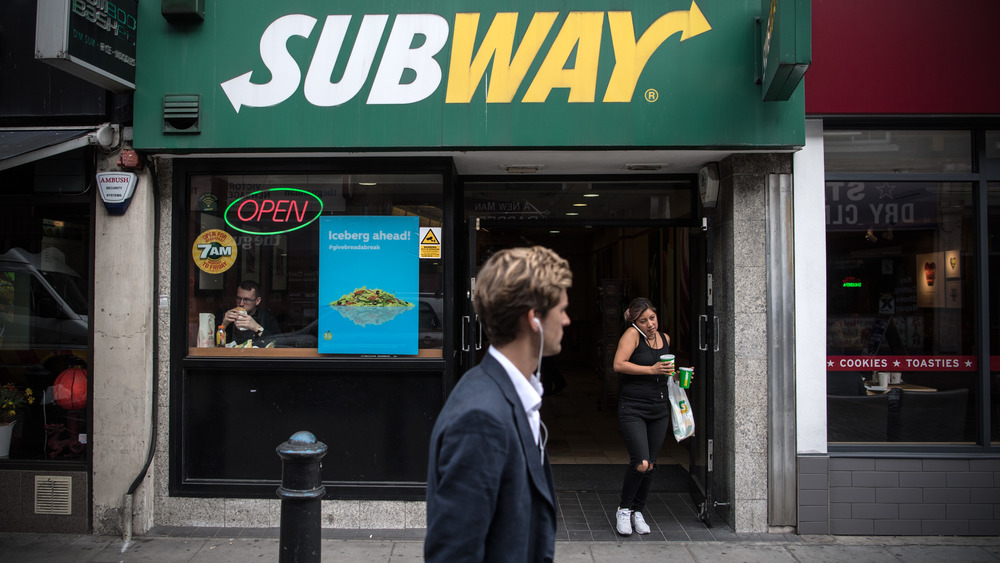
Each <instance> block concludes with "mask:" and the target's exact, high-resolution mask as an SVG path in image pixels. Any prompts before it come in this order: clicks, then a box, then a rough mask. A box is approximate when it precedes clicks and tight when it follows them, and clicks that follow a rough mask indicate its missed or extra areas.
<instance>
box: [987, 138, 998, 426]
mask: <svg viewBox="0 0 1000 563" xmlns="http://www.w3.org/2000/svg"><path fill="white" fill-rule="evenodd" d="M994 140H995V141H998V142H1000V135H997V137H995V138H994ZM986 193H987V196H986V199H987V205H988V207H987V214H988V220H987V223H988V224H989V237H988V238H987V240H988V248H989V256H990V258H989V269H990V277H989V279H991V280H998V279H1000V238H998V237H1000V183H996V182H994V183H990V184H989V189H988V190H987V192H986ZM989 300H990V311H989V323H990V324H989V328H990V393H991V395H990V411H991V412H992V417H991V421H992V425H991V426H992V428H991V434H992V440H993V441H994V442H997V441H1000V284H997V283H996V282H995V281H994V282H993V283H991V284H989Z"/></svg>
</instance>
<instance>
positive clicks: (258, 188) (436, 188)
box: [188, 173, 444, 357]
mask: <svg viewBox="0 0 1000 563" xmlns="http://www.w3.org/2000/svg"><path fill="white" fill-rule="evenodd" d="M189 182H190V184H189V185H190V202H191V207H190V214H191V215H190V217H191V220H190V223H189V224H190V229H189V240H190V243H191V253H192V254H191V256H192V260H191V261H190V262H189V272H190V283H189V294H188V302H189V313H188V342H189V352H190V354H191V355H199V356H214V355H223V356H231V357H255V356H261V357H274V356H284V357H310V356H311V357H316V356H318V355H319V352H320V351H319V348H320V346H319V339H320V338H324V337H327V338H328V337H329V336H328V335H326V334H324V335H322V336H321V335H320V334H319V326H320V324H321V323H320V318H321V313H326V312H327V311H325V308H326V307H327V306H332V305H331V304H323V303H320V293H321V291H320V287H321V283H322V280H321V279H320V262H321V259H320V255H321V253H322V252H324V251H325V250H326V249H327V247H328V246H327V244H326V243H327V242H329V241H321V240H320V224H321V223H323V222H324V218H329V217H411V218H415V221H416V222H418V223H419V226H420V228H421V229H422V230H423V229H428V230H429V232H431V233H432V235H431V238H432V239H440V236H441V234H440V233H441V230H440V229H441V226H442V221H443V214H442V201H443V199H442V197H443V196H442V177H441V176H440V175H437V174H414V175H399V174H396V175H393V174H377V175H353V174H308V175H306V174H291V173H278V174H259V175H237V174H229V175H226V174H221V175H220V174H204V175H193V176H191V178H190V180H189ZM347 242H348V243H350V241H347ZM417 242H418V241H413V247H414V249H416V248H417ZM438 242H439V246H437V248H436V249H434V248H430V249H429V250H430V252H422V256H421V257H420V259H419V262H418V266H417V267H416V270H415V271H414V274H413V276H414V277H415V278H416V280H415V283H414V287H418V288H419V289H418V293H419V299H418V300H417V302H416V303H409V302H407V303H406V305H407V309H406V310H409V309H410V308H412V309H414V310H415V313H414V317H415V318H414V322H413V327H414V329H413V334H414V336H415V338H417V339H418V345H417V349H418V353H417V355H419V356H426V357H441V349H442V345H443V338H442V335H443V323H444V315H443V289H444V288H443V279H444V266H443V260H442V259H441V251H440V249H441V246H440V244H441V243H442V242H443V241H440V240H438ZM420 248H421V249H422V250H423V249H425V245H421V247H420ZM435 250H436V252H434V251H435ZM384 268H385V270H386V271H392V269H393V268H394V265H393V264H391V263H387V264H385V265H384ZM359 269H360V266H359ZM358 285H359V287H358V288H356V289H359V290H361V289H362V284H361V283H360V282H359V284H358ZM352 289H354V288H352ZM364 289H366V290H374V289H378V288H372V287H366V288H364ZM331 303H332V301H331ZM381 303H383V304H384V303H385V301H381ZM236 308H242V309H244V310H245V313H246V314H247V315H249V318H250V319H252V320H253V322H252V323H251V322H249V321H236V322H232V323H230V322H227V320H226V314H227V312H228V311H230V310H234V309H236ZM350 312H351V313H356V311H354V310H352V311H350ZM345 318H346V316H345ZM352 320H353V322H354V323H355V324H356V325H357V326H368V325H370V324H371V323H372V322H373V321H372V320H371V319H370V318H369V317H363V318H359V317H356V316H355V317H352ZM241 322H243V323H244V324H245V325H246V327H248V329H247V330H241V327H240V326H236V325H239V324H240V323H241ZM377 322H379V323H382V322H385V320H384V319H382V320H379V321H377ZM220 324H226V325H228V326H226V327H225V341H226V344H225V346H222V347H220V346H216V334H215V333H216V332H217V330H218V326H219V325H220ZM257 327H260V328H261V329H262V331H261V332H260V333H259V334H257V333H256V329H257ZM373 338H377V336H373ZM360 355H366V354H360Z"/></svg>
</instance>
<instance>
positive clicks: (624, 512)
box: [615, 508, 632, 536]
mask: <svg viewBox="0 0 1000 563" xmlns="http://www.w3.org/2000/svg"><path fill="white" fill-rule="evenodd" d="M615 520H617V521H618V524H617V525H616V526H615V529H617V530H618V533H619V534H621V535H623V536H631V535H632V511H631V510H629V509H627V508H619V509H618V511H617V512H615Z"/></svg>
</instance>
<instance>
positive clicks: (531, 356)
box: [424, 246, 573, 563]
mask: <svg viewBox="0 0 1000 563" xmlns="http://www.w3.org/2000/svg"><path fill="white" fill-rule="evenodd" d="M572 277H573V276H572V273H571V272H570V269H569V263H568V262H566V260H565V259H563V258H561V257H559V255H557V254H556V253H555V252H553V251H551V250H549V249H547V248H543V247H540V246H535V247H531V248H512V249H505V250H501V251H500V252H497V253H496V254H494V255H493V256H492V257H490V259H489V260H487V262H486V264H484V265H483V267H482V268H481V269H480V271H479V275H478V276H477V278H476V291H475V296H474V300H473V305H474V307H475V310H476V314H478V315H479V318H480V322H482V325H483V330H484V331H485V332H486V336H487V337H488V339H489V341H490V343H491V345H490V348H489V350H488V353H487V354H486V355H485V356H484V357H483V360H482V362H481V363H480V364H479V365H477V366H476V367H474V368H472V369H471V370H469V372H468V373H466V374H465V375H464V376H463V377H462V379H461V380H460V381H459V382H458V384H457V385H456V386H455V389H454V390H453V391H452V393H451V395H450V396H449V397H448V400H447V402H446V403H445V406H444V408H443V409H442V410H441V414H440V415H439V416H438V419H437V423H436V424H435V425H434V430H433V432H432V433H431V443H430V461H429V464H428V469H427V536H426V539H425V540H424V558H425V560H426V561H428V562H435V561H441V562H449V563H450V562H454V561H510V562H518V563H523V562H531V561H552V559H553V557H554V556H555V532H556V498H555V489H554V486H553V482H552V468H551V466H550V465H549V460H548V456H547V455H546V453H545V440H546V439H547V432H546V431H545V427H544V425H543V424H542V423H541V416H540V414H539V409H540V408H541V405H542V397H541V395H542V385H541V382H540V380H539V374H538V373H536V371H537V370H538V367H539V365H540V364H541V358H542V357H543V356H551V355H554V354H557V353H559V351H560V350H561V349H562V343H561V342H562V336H563V329H564V328H565V327H566V326H567V325H569V322H570V321H569V316H568V314H567V312H566V308H567V306H568V304H569V300H568V297H567V294H566V290H567V289H568V288H569V287H570V284H571V283H572Z"/></svg>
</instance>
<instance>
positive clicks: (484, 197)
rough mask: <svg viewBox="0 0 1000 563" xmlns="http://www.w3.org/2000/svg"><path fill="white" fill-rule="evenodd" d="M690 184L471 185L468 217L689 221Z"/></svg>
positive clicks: (522, 183)
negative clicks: (609, 218)
mask: <svg viewBox="0 0 1000 563" xmlns="http://www.w3.org/2000/svg"><path fill="white" fill-rule="evenodd" d="M692 194H693V190H692V187H691V182H688V181H676V182H629V183H625V184H623V183H615V182H490V183H480V182H476V183H470V184H468V185H467V186H466V192H465V196H466V197H465V214H466V217H483V218H490V219H513V220H518V219H541V218H544V219H581V220H586V219H588V218H601V219H604V218H608V217H613V218H616V219H683V218H687V217H691V216H692Z"/></svg>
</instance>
